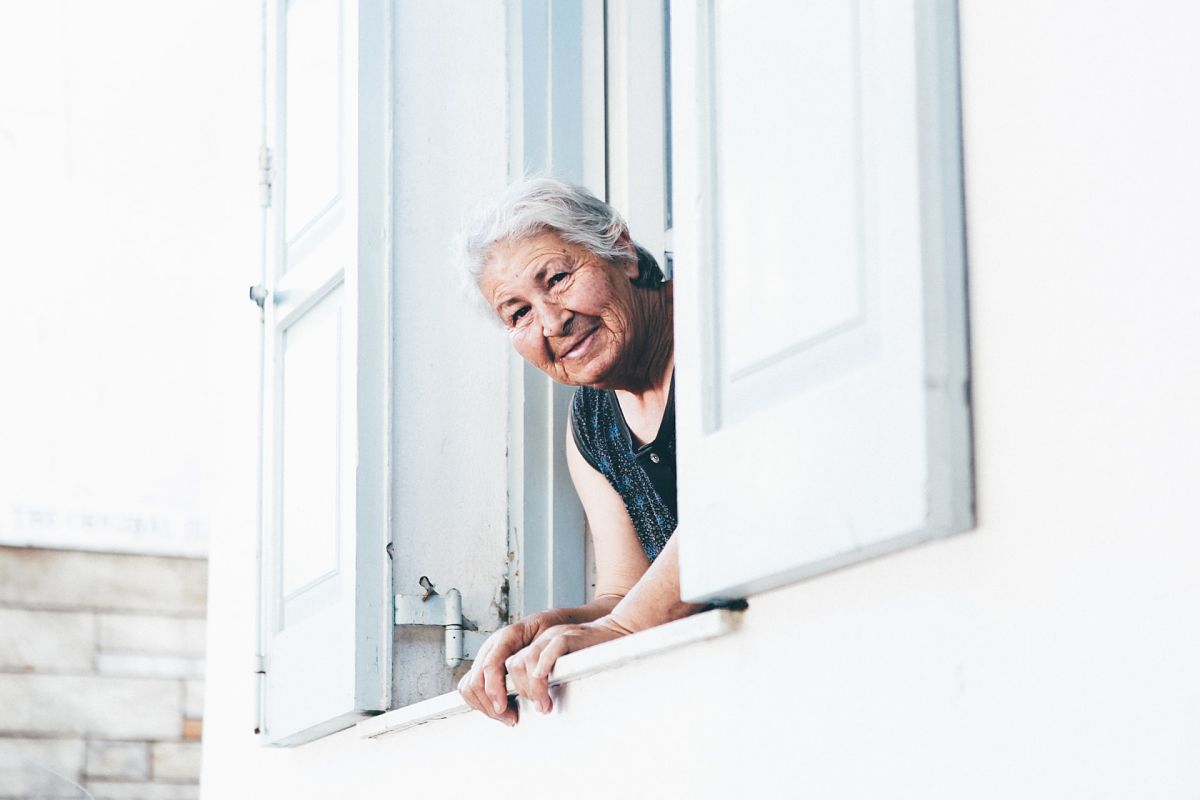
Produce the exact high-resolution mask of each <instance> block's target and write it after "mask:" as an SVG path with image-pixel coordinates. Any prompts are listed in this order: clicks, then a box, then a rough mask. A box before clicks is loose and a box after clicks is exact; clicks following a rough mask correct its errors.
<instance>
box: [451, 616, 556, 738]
mask: <svg viewBox="0 0 1200 800" xmlns="http://www.w3.org/2000/svg"><path fill="white" fill-rule="evenodd" d="M543 619H544V617H543V616H542V615H539V614H534V615H532V616H530V617H528V618H526V619H523V620H520V621H519V622H514V623H513V624H512V625H507V626H505V627H503V628H501V629H500V630H498V631H496V632H495V633H493V634H492V635H491V636H489V637H488V639H487V641H486V642H484V643H483V646H482V647H480V648H479V653H478V654H477V655H476V656H475V663H474V664H473V665H472V666H471V671H470V672H468V673H467V674H466V675H464V676H463V679H462V680H461V681H459V682H458V693H459V694H461V695H462V698H463V700H465V701H467V705H469V706H471V707H472V708H475V709H478V710H480V711H482V712H483V713H484V714H487V715H488V716H489V717H491V718H492V719H495V720H499V721H500V722H503V723H504V724H505V725H510V726H511V725H516V724H517V711H516V709H515V708H509V705H508V690H507V688H506V687H505V682H504V662H505V661H507V660H508V659H509V658H511V657H512V656H513V654H514V653H517V652H518V651H520V650H521V649H522V648H524V647H526V646H527V645H528V644H530V643H531V642H533V641H534V640H535V639H536V638H537V636H538V634H540V633H541V632H542V629H543V627H544V625H543V622H542V620H543Z"/></svg>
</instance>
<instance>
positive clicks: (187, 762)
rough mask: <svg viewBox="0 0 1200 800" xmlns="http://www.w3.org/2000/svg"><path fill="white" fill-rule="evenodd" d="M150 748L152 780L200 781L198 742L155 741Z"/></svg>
mask: <svg viewBox="0 0 1200 800" xmlns="http://www.w3.org/2000/svg"><path fill="white" fill-rule="evenodd" d="M150 749H151V763H152V764H153V767H154V780H156V781H163V782H166V783H198V782H199V781H200V743H199V742H155V743H154V744H152V745H151V746H150Z"/></svg>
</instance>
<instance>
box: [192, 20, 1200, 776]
mask: <svg viewBox="0 0 1200 800" xmlns="http://www.w3.org/2000/svg"><path fill="white" fill-rule="evenodd" d="M961 26H962V54H963V62H964V63H963V97H964V116H965V119H964V139H965V146H966V192H967V206H968V226H969V232H968V245H969V257H970V310H971V317H972V319H971V325H972V332H971V336H972V359H973V377H974V412H975V435H976V459H977V464H976V467H977V497H978V519H979V526H978V528H977V529H976V530H975V531H973V532H970V533H967V534H964V535H961V536H958V537H955V538H952V539H949V540H945V541H941V542H938V543H934V544H930V545H926V546H923V547H919V548H916V549H913V550H909V551H907V552H904V553H900V554H898V555H894V556H890V557H887V558H883V559H879V560H876V561H873V562H870V563H867V564H862V565H859V566H857V567H854V568H851V569H846V570H842V571H839V572H836V573H833V574H829V575H825V576H821V577H819V578H816V579H813V580H809V581H806V582H804V583H803V584H800V585H797V586H793V587H790V588H787V589H783V590H780V591H777V592H774V593H771V594H769V595H766V596H761V597H756V598H753V599H752V601H751V608H750V610H749V611H748V612H746V619H745V625H744V627H743V629H742V630H741V631H740V632H739V633H737V634H735V635H732V636H729V637H727V638H725V639H722V640H718V641H714V642H711V643H708V644H702V645H695V646H692V647H690V648H687V649H684V650H680V651H676V652H674V653H671V654H668V655H665V656H661V657H658V658H655V659H652V660H648V661H645V662H642V663H640V664H637V665H633V666H629V667H625V668H622V669H620V670H616V671H613V672H609V673H605V674H601V675H597V676H593V677H591V678H588V679H584V680H583V681H581V682H579V683H577V684H573V685H572V686H570V687H568V689H567V692H566V694H565V696H564V697H563V698H562V702H561V703H560V709H559V711H558V713H556V714H554V715H552V716H550V717H548V718H535V717H530V718H529V719H527V720H526V721H525V722H523V723H522V724H521V725H519V726H518V727H516V728H515V729H511V730H510V729H506V728H502V727H501V726H499V725H496V724H495V723H492V722H490V721H488V720H485V719H482V718H480V717H478V716H477V715H470V716H464V717H458V718H454V719H450V720H446V721H442V722H437V723H433V724H431V725H428V726H425V727H422V728H418V729H415V730H411V731H408V732H405V733H401V734H396V735H393V736H390V737H387V738H383V739H380V740H378V741H362V740H360V739H359V738H358V736H357V734H356V732H355V731H354V730H350V731H346V732H343V733H341V734H338V735H335V736H332V737H329V738H328V739H326V740H323V741H320V742H317V743H314V744H311V745H307V746H304V747H302V748H299V749H296V750H264V749H260V748H259V747H258V746H257V744H256V742H255V741H254V739H253V737H252V736H251V734H250V721H251V709H252V700H253V696H252V689H253V684H252V682H251V680H250V676H249V673H248V669H247V667H246V662H247V653H248V652H249V651H248V646H249V642H250V641H251V639H252V636H251V633H252V626H253V620H252V619H251V617H250V615H249V614H247V613H246V609H248V608H252V607H253V603H252V599H253V587H254V580H253V549H252V541H251V540H252V537H251V536H250V533H249V531H250V527H249V525H252V518H250V517H247V518H246V520H245V521H244V522H243V527H242V530H243V531H245V533H244V534H239V533H236V531H235V529H232V528H230V529H226V532H225V533H223V534H222V535H219V536H218V537H216V539H215V540H214V541H213V544H212V558H211V562H210V569H211V570H212V591H211V596H210V663H209V671H208V676H209V691H210V701H209V709H208V716H207V720H206V736H205V739H206V752H205V760H204V776H203V792H204V794H205V796H207V797H210V798H235V797H255V798H289V799H290V798H328V797H367V796H388V795H391V794H393V793H396V794H403V795H405V796H416V795H418V794H422V795H423V794H426V793H430V794H432V793H453V794H456V795H462V796H499V793H501V792H504V793H509V792H511V793H513V795H515V796H522V797H558V796H575V797H596V796H609V797H650V796H655V797H710V796H723V795H728V796H769V795H770V794H771V792H770V790H771V789H773V788H774V789H777V790H778V791H777V792H775V794H786V796H807V797H822V798H826V797H921V798H930V797H945V798H961V797H997V798H1000V797H1005V798H1007V797H1053V798H1061V797H1089V798H1098V797H1113V798H1125V797H1193V796H1195V795H1196V794H1197V792H1200V766H1198V764H1197V761H1196V758H1195V754H1196V753H1197V752H1200V682H1198V681H1196V679H1195V676H1196V675H1200V635H1198V634H1197V631H1200V581H1197V580H1196V577H1195V576H1196V569H1195V565H1196V564H1197V563H1200V538H1198V537H1197V536H1196V533H1197V531H1200V511H1198V510H1197V507H1196V505H1195V503H1194V500H1193V499H1192V497H1193V496H1194V494H1195V487H1196V485H1197V483H1198V479H1200V421H1198V417H1197V414H1196V409H1197V408H1200V374H1198V373H1200V353H1198V352H1197V350H1198V344H1197V343H1198V342H1200V270H1197V268H1196V267H1197V259H1196V255H1195V254H1196V253H1197V252H1200V247H1198V246H1197V245H1198V244H1200V243H1198V242H1197V241H1196V240H1197V238H1198V237H1200V234H1198V233H1197V231H1200V227H1198V226H1197V225H1196V220H1197V219H1198V218H1200V202H1198V200H1197V197H1196V194H1195V190H1194V187H1195V186H1197V185H1200V155H1198V153H1200V150H1198V149H1197V148H1196V145H1195V143H1196V142H1197V141H1200V109H1198V107H1197V106H1198V103H1197V100H1196V93H1195V86H1194V83H1195V80H1194V78H1195V76H1196V75H1197V74H1200V50H1198V49H1197V48H1196V47H1195V45H1194V42H1195V38H1196V33H1197V32H1198V31H1200V10H1197V9H1196V8H1195V7H1194V6H1189V5H1185V4H1176V3H1167V2H1158V3H1133V2H1124V3H1119V4H1108V5H1106V6H1104V7H1100V6H1096V5H1094V4H1082V3H1079V4H1073V3H1062V4H1042V3H1034V2H1018V3H1005V4H998V3H989V2H984V1H983V0H967V1H966V2H963V3H962V9H961ZM477 35H483V33H482V32H478V31H477ZM494 35H495V36H502V32H501V31H495V32H494ZM458 46H460V47H463V48H466V49H471V47H472V43H471V42H470V41H467V40H462V41H460V42H459V44H458ZM399 57H400V58H401V59H403V58H404V53H403V51H401V52H400V56H399ZM498 68H499V65H498ZM497 135H499V132H498V133H497ZM430 146H431V147H437V146H439V145H437V144H436V143H431V145H430ZM445 146H447V147H449V146H453V145H452V143H447V144H446V145H445ZM409 235H412V236H420V235H422V234H420V233H419V232H412V233H411V234H409ZM398 250H399V252H400V257H401V259H402V257H403V251H404V246H403V241H401V242H400V243H399V246H398ZM464 468H465V465H464ZM460 491H461V487H459V486H449V487H446V490H445V492H444V493H439V492H433V493H432V494H430V495H428V496H425V497H423V498H421V499H420V502H423V503H428V504H430V507H434V506H436V505H438V504H441V503H443V502H445V500H446V499H447V498H448V497H449V496H450V493H452V492H453V493H456V494H457V493H459V492H460ZM461 502H467V503H475V502H478V503H480V506H479V507H477V508H476V511H477V512H479V513H481V514H486V513H491V512H495V509H492V508H490V506H489V504H491V503H494V502H496V499H495V498H493V497H491V496H488V497H487V498H484V499H480V500H463V501H461ZM231 513H233V512H231ZM496 513H499V512H496ZM234 516H236V513H234Z"/></svg>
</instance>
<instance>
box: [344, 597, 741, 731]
mask: <svg viewBox="0 0 1200 800" xmlns="http://www.w3.org/2000/svg"><path fill="white" fill-rule="evenodd" d="M740 618H741V612H739V611H730V610H727V609H722V608H718V609H714V610H712V611H705V612H703V613H701V614H696V615H694V616H691V617H686V618H684V619H680V620H676V621H675V622H668V623H667V624H666V625H660V626H658V627H657V628H651V629H650V630H647V631H642V632H640V633H635V634H632V635H630V636H626V637H624V638H622V639H617V640H615V641H611V642H605V643H604V644H599V645H596V646H595V647H589V648H588V649H586V650H580V651H579V652H576V653H568V654H567V655H565V656H563V657H562V658H560V659H559V660H558V663H557V664H556V665H555V667H554V672H552V673H551V674H550V685H551V686H562V685H563V684H567V683H571V682H573V681H577V680H579V679H580V678H586V677H587V676H588V675H594V674H596V673H597V672H604V671H606V670H610V669H615V668H616V667H620V666H622V665H624V664H628V663H630V662H632V661H638V660H640V659H643V658H647V657H649V656H653V655H656V654H658V653H662V652H665V651H668V650H674V649H676V648H678V647H683V646H685V645H689V644H693V643H695V642H702V641H705V640H707V639H715V638H716V637H718V636H724V635H725V634H727V633H730V632H732V631H734V630H735V629H736V628H737V625H738V622H739V620H740ZM508 693H509V694H510V695H511V694H515V692H514V691H513V686H512V682H511V680H510V681H509V684H508ZM471 710H472V709H471V707H470V706H468V705H467V704H466V703H465V702H463V699H462V696H461V695H459V693H458V692H447V693H446V694H443V695H438V696H437V697H431V698H430V699H428V700H423V701H421V702H420V703H413V704H412V705H411V706H405V707H404V708H398V709H396V710H394V711H388V712H387V713H385V714H380V715H379V716H375V717H371V718H370V719H367V720H363V721H362V722H360V723H358V725H357V726H356V727H357V729H358V732H359V735H360V736H362V737H363V738H365V739H375V738H378V737H380V736H386V735H388V734H392V733H399V732H400V731H403V730H408V729H409V728H415V727H417V726H418V725H426V724H428V723H430V722H434V721H435V720H439V719H447V718H449V717H454V716H458V715H459V714H465V713H467V712H468V711H471Z"/></svg>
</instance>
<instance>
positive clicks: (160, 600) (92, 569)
mask: <svg viewBox="0 0 1200 800" xmlns="http://www.w3.org/2000/svg"><path fill="white" fill-rule="evenodd" d="M207 570H208V564H207V562H205V561H203V560H200V559H194V558H169V557H164V556H133V555H121V554H117V553H84V552H79V551H73V550H36V549H31V548H22V547H0V605H2V606H18V607H22V608H53V609H62V610H80V609H89V608H95V609H104V610H114V611H150V612H156V613H166V614H181V615H188V614H190V615H193V616H196V617H202V616H203V615H204V601H205V592H206V590H207V586H206V582H207Z"/></svg>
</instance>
